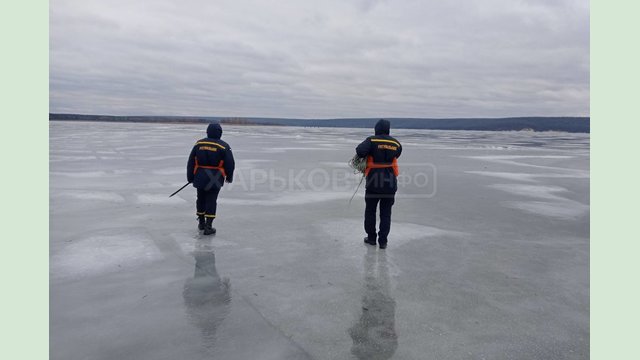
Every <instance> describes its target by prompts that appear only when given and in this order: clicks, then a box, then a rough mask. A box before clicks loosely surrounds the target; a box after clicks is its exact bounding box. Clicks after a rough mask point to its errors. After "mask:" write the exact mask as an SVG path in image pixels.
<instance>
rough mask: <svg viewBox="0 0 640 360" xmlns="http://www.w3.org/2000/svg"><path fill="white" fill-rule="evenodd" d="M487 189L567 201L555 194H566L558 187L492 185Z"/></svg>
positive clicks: (563, 189) (564, 190)
mask: <svg viewBox="0 0 640 360" xmlns="http://www.w3.org/2000/svg"><path fill="white" fill-rule="evenodd" d="M488 187H490V188H492V189H496V190H501V191H505V192H508V193H510V194H515V195H522V196H529V197H535V198H543V199H554V200H567V199H565V198H563V197H561V196H558V195H555V193H560V192H566V191H567V189H565V188H563V187H560V186H547V185H526V184H494V185H488Z"/></svg>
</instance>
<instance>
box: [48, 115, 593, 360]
mask: <svg viewBox="0 0 640 360" xmlns="http://www.w3.org/2000/svg"><path fill="white" fill-rule="evenodd" d="M204 132H205V127H204V126H202V125H172V124H127V123H121V124H116V123H81V122H51V124H50V182H49V183H50V234H51V235H50V313H51V316H50V330H51V331H50V334H51V335H50V336H51V339H50V340H51V341H50V351H51V358H52V359H65V360H67V359H210V358H217V359H232V360H233V359H389V358H393V359H423V358H430V359H431V358H432V359H482V358H486V359H585V358H588V357H589V272H588V269H589V267H588V266H589V136H588V135H585V134H565V133H553V132H549V133H531V132H467V131H423V130H398V131H394V135H395V136H396V137H397V138H398V139H399V140H400V141H401V142H402V143H403V145H404V150H403V155H402V157H401V159H400V167H401V172H402V173H403V174H415V173H416V172H420V171H424V172H426V173H427V174H429V175H430V176H431V177H432V178H430V179H429V180H431V181H430V182H429V183H428V185H429V186H428V187H422V188H421V187H418V186H417V185H415V184H407V185H406V186H405V185H403V186H402V187H401V189H400V190H399V193H398V197H397V199H396V204H395V206H394V207H393V223H392V226H391V235H390V238H389V247H388V249H387V250H384V251H381V250H378V249H374V248H370V247H365V246H364V245H363V244H362V238H363V236H364V233H363V229H362V215H363V208H364V206H363V200H362V193H363V189H362V188H361V189H360V191H359V194H358V195H357V196H356V197H355V198H354V200H353V202H352V203H351V205H349V204H348V200H349V198H350V197H351V195H352V194H353V191H354V190H355V188H356V185H357V183H358V180H359V177H358V175H354V174H352V173H350V170H349V169H348V168H347V165H346V162H347V161H348V160H349V159H350V158H351V156H352V155H353V152H354V147H355V146H356V145H357V144H358V143H359V142H360V141H361V140H362V139H363V138H364V137H366V136H368V135H370V131H368V130H365V129H327V128H322V129H319V128H286V127H251V126H225V127H224V135H223V137H224V138H225V140H226V141H228V142H229V143H230V144H231V146H232V148H233V150H234V154H235V156H236V162H237V166H238V173H237V174H236V182H234V184H233V186H229V185H226V186H225V187H224V189H223V190H222V192H221V193H220V202H219V209H218V218H217V219H216V220H215V222H214V224H215V226H216V227H217V229H218V233H217V234H216V236H214V237H204V236H202V235H200V234H199V233H198V231H197V229H196V221H195V214H194V213H195V205H194V202H195V191H194V189H193V188H192V187H187V188H186V189H184V190H183V191H182V192H180V193H178V194H177V195H176V196H174V197H172V198H169V197H168V195H169V194H171V193H172V192H173V191H175V190H177V189H178V188H179V187H180V186H182V185H183V184H184V183H185V182H186V179H185V178H186V169H185V166H186V161H187V156H188V153H189V151H190V150H191V146H192V145H193V143H194V142H195V141H196V140H197V139H199V138H201V137H203V136H204ZM314 169H316V170H317V169H320V170H322V171H323V172H324V173H326V174H329V175H331V176H333V175H336V174H337V175H338V178H340V176H345V174H346V177H345V178H340V179H342V180H340V181H338V182H340V184H338V185H339V186H324V187H322V186H321V187H318V188H316V187H314V186H311V185H310V184H309V183H307V182H305V181H304V180H302V181H301V184H297V183H295V181H294V182H289V181H287V183H286V184H285V185H286V186H281V185H282V184H280V183H279V182H278V181H276V182H275V183H270V180H273V179H276V178H277V179H287V178H288V177H289V176H290V174H291V173H293V174H294V175H295V174H300V173H302V172H304V174H308V173H310V172H312V171H313V170H314ZM340 171H342V173H341V172H340ZM345 184H346V185H345ZM331 185H334V183H333V180H332V183H331Z"/></svg>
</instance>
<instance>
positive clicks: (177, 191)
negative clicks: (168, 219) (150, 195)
mask: <svg viewBox="0 0 640 360" xmlns="http://www.w3.org/2000/svg"><path fill="white" fill-rule="evenodd" d="M189 184H191V182H188V183H186V184H184V185H183V186H182V187H181V188H180V189H178V190H176V192H174V193H173V194H171V195H169V197H172V196H173V195H175V194H177V193H179V192H180V190H182V189H184V188H186V187H187V185H189Z"/></svg>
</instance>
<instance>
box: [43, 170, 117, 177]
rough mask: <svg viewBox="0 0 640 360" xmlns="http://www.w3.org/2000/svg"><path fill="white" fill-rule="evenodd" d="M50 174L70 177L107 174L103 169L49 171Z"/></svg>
mask: <svg viewBox="0 0 640 360" xmlns="http://www.w3.org/2000/svg"><path fill="white" fill-rule="evenodd" d="M49 175H50V176H65V177H72V178H98V177H103V176H105V175H107V173H106V172H104V171H81V172H66V171H65V172H62V171H50V172H49Z"/></svg>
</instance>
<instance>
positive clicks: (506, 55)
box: [50, 0, 589, 118]
mask: <svg viewBox="0 0 640 360" xmlns="http://www.w3.org/2000/svg"><path fill="white" fill-rule="evenodd" d="M50 111H51V112H72V113H86V114H113V115H196V116H207V115H208V116H262V117H302V118H331V117H480V116H528V115H542V116H552V115H567V116H588V115H589V2H588V0H537V1H535V0H449V1H442V0H432V1H430V0H395V1H394V0H388V1H385V0H324V1H301V0H291V1H289V0H287V1H283V0H278V1H259V0H255V1H245V0H179V1H177V0H148V1H135V0H124V1H123V0H51V1H50Z"/></svg>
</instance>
